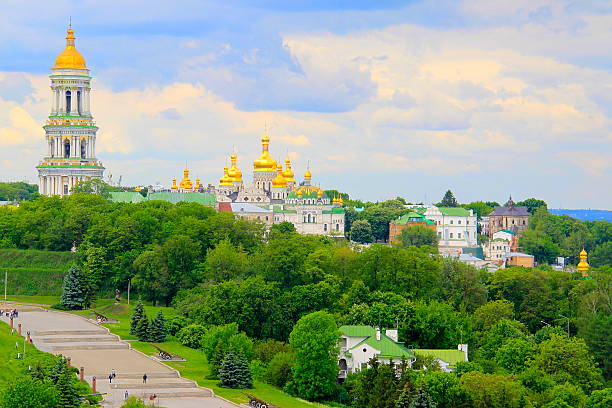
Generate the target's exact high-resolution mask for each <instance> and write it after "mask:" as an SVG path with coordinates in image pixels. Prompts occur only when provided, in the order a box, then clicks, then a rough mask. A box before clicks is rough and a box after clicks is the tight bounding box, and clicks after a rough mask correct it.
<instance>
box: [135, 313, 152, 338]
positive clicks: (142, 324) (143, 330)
mask: <svg viewBox="0 0 612 408" xmlns="http://www.w3.org/2000/svg"><path fill="white" fill-rule="evenodd" d="M149 324H150V322H149V318H148V317H147V314H146V313H143V314H142V317H141V318H140V320H139V321H138V324H136V337H138V340H140V341H149Z"/></svg>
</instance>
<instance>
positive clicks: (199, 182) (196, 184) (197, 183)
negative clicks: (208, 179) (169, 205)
mask: <svg viewBox="0 0 612 408" xmlns="http://www.w3.org/2000/svg"><path fill="white" fill-rule="evenodd" d="M200 187H202V184H201V180H200V178H199V177H196V183H195V187H194V189H195V190H199V189H200Z"/></svg>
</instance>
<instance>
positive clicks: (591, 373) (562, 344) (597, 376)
mask: <svg viewBox="0 0 612 408" xmlns="http://www.w3.org/2000/svg"><path fill="white" fill-rule="evenodd" d="M533 366H534V367H535V368H537V369H539V370H541V371H543V372H544V373H546V374H550V375H551V376H552V377H553V379H554V380H555V381H556V382H558V383H561V384H562V383H565V382H569V383H570V384H575V385H578V386H580V387H581V388H582V389H583V390H584V391H585V392H590V391H592V390H594V389H598V388H599V387H600V386H601V385H602V377H601V371H600V370H599V369H598V368H597V365H596V363H595V361H594V360H593V357H592V356H591V355H590V353H589V349H588V347H587V345H586V344H585V342H584V340H583V339H580V338H577V337H572V338H569V339H568V338H567V337H564V336H559V335H556V334H553V335H552V336H551V338H550V340H546V341H543V342H542V343H540V345H539V346H538V353H537V354H536V355H535V357H534V361H533Z"/></svg>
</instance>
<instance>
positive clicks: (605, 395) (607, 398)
mask: <svg viewBox="0 0 612 408" xmlns="http://www.w3.org/2000/svg"><path fill="white" fill-rule="evenodd" d="M610 406H612V388H610V387H608V388H604V389H603V390H597V391H593V392H592V393H591V396H590V397H589V398H588V399H587V402H586V408H608V407H610Z"/></svg>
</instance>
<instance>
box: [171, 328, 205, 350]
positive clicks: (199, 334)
mask: <svg viewBox="0 0 612 408" xmlns="http://www.w3.org/2000/svg"><path fill="white" fill-rule="evenodd" d="M205 335H206V328H204V326H202V325H199V324H190V325H188V326H185V327H183V328H182V329H181V330H180V331H179V332H178V334H177V337H178V339H179V341H180V342H181V344H182V345H183V346H187V347H191V348H193V349H199V348H200V346H201V344H202V339H203V338H204V336H205Z"/></svg>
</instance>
